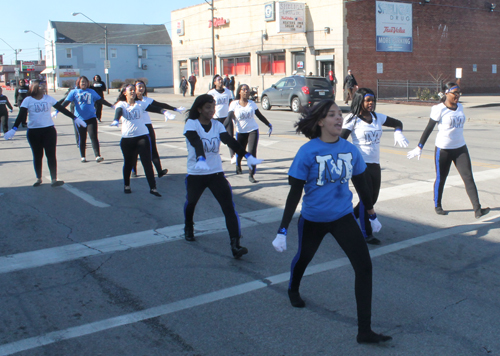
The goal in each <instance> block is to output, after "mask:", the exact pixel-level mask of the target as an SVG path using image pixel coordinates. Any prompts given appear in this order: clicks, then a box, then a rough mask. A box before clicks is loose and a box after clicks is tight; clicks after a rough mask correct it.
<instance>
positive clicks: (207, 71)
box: [202, 58, 217, 76]
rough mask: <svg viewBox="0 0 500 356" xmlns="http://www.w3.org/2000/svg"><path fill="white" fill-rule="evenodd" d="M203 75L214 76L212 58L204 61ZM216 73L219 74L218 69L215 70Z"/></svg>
mask: <svg viewBox="0 0 500 356" xmlns="http://www.w3.org/2000/svg"><path fill="white" fill-rule="evenodd" d="M202 66H203V75H204V76H211V75H213V74H212V58H204V59H203V60H202ZM214 72H215V73H217V67H215V68H214Z"/></svg>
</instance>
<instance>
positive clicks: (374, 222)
mask: <svg viewBox="0 0 500 356" xmlns="http://www.w3.org/2000/svg"><path fill="white" fill-rule="evenodd" d="M370 225H371V226H372V231H373V232H379V231H380V229H382V224H381V223H380V221H378V219H377V214H373V215H370Z"/></svg>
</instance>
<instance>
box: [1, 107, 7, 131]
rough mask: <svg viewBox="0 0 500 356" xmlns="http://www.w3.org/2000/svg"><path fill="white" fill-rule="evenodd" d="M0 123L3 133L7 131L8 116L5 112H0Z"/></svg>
mask: <svg viewBox="0 0 500 356" xmlns="http://www.w3.org/2000/svg"><path fill="white" fill-rule="evenodd" d="M0 121H1V122H2V130H3V133H6V132H7V131H9V114H8V113H7V110H5V111H3V110H2V111H0Z"/></svg>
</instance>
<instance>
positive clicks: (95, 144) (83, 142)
mask: <svg viewBox="0 0 500 356" xmlns="http://www.w3.org/2000/svg"><path fill="white" fill-rule="evenodd" d="M85 123H86V124H87V127H82V126H78V127H77V130H78V146H79V147H80V157H85V150H86V149H87V132H88V134H89V137H90V141H91V142H92V149H93V150H94V155H95V156H96V157H99V156H100V155H101V153H100V149H99V140H98V138H97V119H96V118H95V117H93V118H92V119H88V120H85ZM75 126H76V124H75Z"/></svg>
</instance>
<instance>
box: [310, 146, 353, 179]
mask: <svg viewBox="0 0 500 356" xmlns="http://www.w3.org/2000/svg"><path fill="white" fill-rule="evenodd" d="M316 162H317V163H318V164H319V168H318V178H317V179H316V185H319V186H323V185H325V183H326V182H331V183H335V182H336V181H337V180H338V179H340V183H341V184H343V183H346V182H348V181H349V179H351V177H352V172H353V167H352V153H351V152H348V153H338V154H337V160H336V161H335V160H334V158H333V156H332V155H331V154H329V155H325V156H316Z"/></svg>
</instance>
